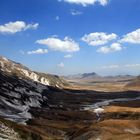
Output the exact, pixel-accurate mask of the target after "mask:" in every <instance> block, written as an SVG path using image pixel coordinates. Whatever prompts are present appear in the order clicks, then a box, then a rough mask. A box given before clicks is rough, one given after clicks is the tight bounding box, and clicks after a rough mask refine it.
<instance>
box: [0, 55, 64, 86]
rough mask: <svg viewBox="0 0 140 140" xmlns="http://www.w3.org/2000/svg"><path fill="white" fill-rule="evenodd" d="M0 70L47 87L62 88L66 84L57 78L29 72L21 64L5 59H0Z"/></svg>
mask: <svg viewBox="0 0 140 140" xmlns="http://www.w3.org/2000/svg"><path fill="white" fill-rule="evenodd" d="M0 70H1V71H4V72H8V73H11V74H16V75H17V76H19V77H21V78H22V77H23V78H28V79H31V80H33V81H36V82H40V83H41V84H44V85H48V86H55V87H63V86H64V85H65V84H66V81H64V80H63V79H61V78H60V77H58V76H55V75H50V74H44V73H39V72H34V71H31V70H30V69H28V68H27V67H25V66H23V65H22V64H19V63H16V62H14V61H11V60H9V59H7V58H5V57H0Z"/></svg>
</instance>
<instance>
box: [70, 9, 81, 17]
mask: <svg viewBox="0 0 140 140" xmlns="http://www.w3.org/2000/svg"><path fill="white" fill-rule="evenodd" d="M70 13H71V15H73V16H77V15H81V14H83V13H82V12H81V11H77V10H75V9H71V11H70Z"/></svg>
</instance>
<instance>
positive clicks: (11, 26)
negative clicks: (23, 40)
mask: <svg viewBox="0 0 140 140" xmlns="http://www.w3.org/2000/svg"><path fill="white" fill-rule="evenodd" d="M38 25H39V24H38V23H35V24H26V23H25V22H24V21H15V22H9V23H6V24H4V25H0V33H3V34H14V33H17V32H21V31H25V30H28V29H37V27H38Z"/></svg>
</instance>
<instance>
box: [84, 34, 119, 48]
mask: <svg viewBox="0 0 140 140" xmlns="http://www.w3.org/2000/svg"><path fill="white" fill-rule="evenodd" d="M114 39H117V35H116V34H114V33H111V34H107V33H104V32H95V33H90V34H88V35H87V34H86V35H84V36H83V37H82V40H83V41H84V42H86V43H88V45H91V46H100V45H105V44H106V43H108V42H109V41H112V40H114Z"/></svg>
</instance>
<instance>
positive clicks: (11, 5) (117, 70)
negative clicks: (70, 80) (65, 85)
mask: <svg viewBox="0 0 140 140" xmlns="http://www.w3.org/2000/svg"><path fill="white" fill-rule="evenodd" d="M139 13H140V0H0V55H1V56H4V57H7V58H9V59H11V60H14V61H16V62H20V63H22V64H24V65H25V66H27V67H29V68H30V69H32V70H35V71H40V72H45V73H51V74H58V75H71V74H78V73H88V72H96V73H98V74H100V75H121V74H132V75H139V74H140V14H139Z"/></svg>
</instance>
